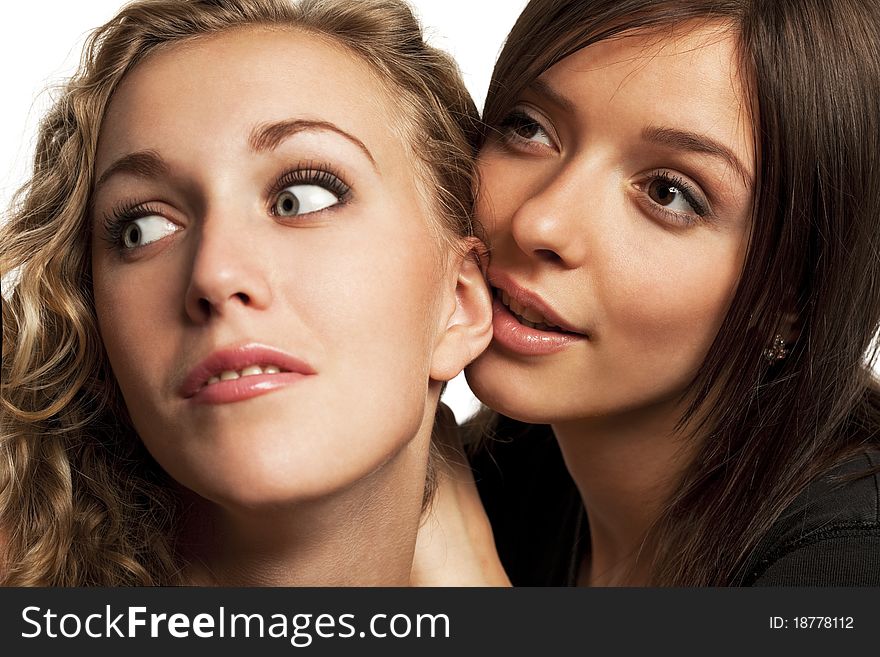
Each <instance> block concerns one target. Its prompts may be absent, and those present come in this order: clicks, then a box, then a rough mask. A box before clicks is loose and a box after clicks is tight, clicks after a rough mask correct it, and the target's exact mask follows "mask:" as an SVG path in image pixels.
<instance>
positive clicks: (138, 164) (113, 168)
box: [95, 150, 170, 190]
mask: <svg viewBox="0 0 880 657" xmlns="http://www.w3.org/2000/svg"><path fill="white" fill-rule="evenodd" d="M169 168H170V167H169V166H168V163H167V162H165V160H163V159H162V157H161V156H160V155H159V154H158V153H157V152H156V151H151V150H145V151H136V152H134V153H129V154H128V155H123V156H122V157H120V158H119V159H118V160H116V161H114V162H113V164H111V165H110V166H109V167H107V168H106V169H104V173H102V174H101V177H100V178H98V182H97V183H95V190H97V189H98V188H99V187H100V186H101V185H103V184H104V183H105V182H107V180H108V179H109V178H111V177H112V176H115V175H117V174H120V173H128V174H132V175H135V176H138V177H141V178H158V177H159V176H164V175H167V174H168V171H169Z"/></svg>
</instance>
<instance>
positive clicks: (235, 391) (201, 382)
mask: <svg viewBox="0 0 880 657" xmlns="http://www.w3.org/2000/svg"><path fill="white" fill-rule="evenodd" d="M315 374H316V372H315V370H314V368H312V367H311V365H309V364H308V363H307V362H305V361H304V360H302V359H300V358H297V357H295V356H293V355H292V354H289V353H287V352H285V351H282V350H280V349H277V348H275V347H270V346H267V345H263V344H255V343H248V344H243V345H237V346H233V347H228V348H224V349H219V350H217V351H215V352H213V353H211V354H210V355H209V356H207V357H206V358H204V359H203V360H202V361H200V362H199V363H198V364H196V365H195V366H194V367H193V368H192V369H191V370H190V371H189V373H188V374H187V375H186V378H185V379H184V381H183V383H182V384H181V386H180V388H179V390H178V392H179V394H180V396H181V397H183V398H184V399H187V400H190V401H192V402H193V403H196V404H229V403H233V402H237V401H244V400H245V399H250V398H252V397H257V396H259V395H264V394H267V393H269V392H272V391H274V390H278V389H280V388H283V387H286V386H289V385H291V384H294V383H297V382H299V381H301V380H303V379H304V378H306V377H310V376H313V375H315Z"/></svg>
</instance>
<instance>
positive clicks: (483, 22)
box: [0, 0, 880, 421]
mask: <svg viewBox="0 0 880 657" xmlns="http://www.w3.org/2000/svg"><path fill="white" fill-rule="evenodd" d="M411 4H412V6H413V7H414V8H415V10H416V13H417V14H418V15H419V16H420V18H421V20H422V24H423V26H424V28H425V31H426V34H427V36H428V39H429V41H430V42H431V43H432V44H433V45H436V46H438V47H440V48H443V49H444V50H446V51H448V52H450V53H451V54H452V55H453V56H454V57H455V58H456V60H457V61H458V63H459V66H460V67H461V70H462V73H463V74H464V78H465V82H466V83H467V85H468V88H469V89H470V92H471V94H472V95H473V97H474V100H475V101H476V103H477V107H482V104H483V99H484V98H485V95H486V88H487V86H488V84H489V77H490V75H491V72H492V66H493V64H494V62H495V58H496V56H497V55H498V52H499V51H500V49H501V45H502V43H503V41H504V37H505V36H506V35H507V32H508V31H509V30H510V28H511V27H512V26H513V23H514V22H515V20H516V17H517V16H518V15H519V13H520V11H521V10H522V8H523V7H524V6H525V4H526V0H503V1H498V2H479V1H476V0H411ZM120 6H121V2H119V0H87V1H85V2H83V1H74V2H71V1H69V0H36V1H35V0H30V1H28V0H25V1H23V2H15V3H8V4H6V5H5V6H4V8H3V17H2V20H0V62H2V64H3V69H2V70H3V88H4V89H3V90H4V92H5V93H4V94H3V99H2V102H0V161H2V162H3V163H4V166H3V168H2V169H0V208H4V209H5V208H7V207H8V206H9V201H10V198H11V196H12V193H13V192H14V190H15V189H16V188H18V187H19V186H20V185H21V184H22V183H23V182H24V181H25V179H26V177H27V172H28V169H29V165H30V160H31V158H32V156H33V148H34V142H35V139H36V126H37V123H38V121H39V119H40V117H41V116H42V115H43V114H44V113H45V111H46V109H47V108H48V106H49V105H50V101H51V99H52V94H51V91H50V88H51V87H52V86H53V85H57V84H58V83H60V82H62V81H63V79H64V78H65V77H66V76H69V75H70V74H71V73H72V72H73V71H74V69H75V67H76V65H77V62H78V60H79V54H80V50H81V48H82V45H83V43H84V41H85V38H86V35H87V34H88V32H89V31H90V30H92V29H93V28H95V27H97V26H98V25H100V24H102V23H104V22H105V21H106V20H108V19H109V18H111V17H112V16H113V15H114V14H115V12H116V10H117V9H118V8H119V7H120ZM878 365H880V364H878ZM444 401H446V403H448V404H449V405H450V407H451V408H452V410H453V411H454V412H455V415H456V418H457V419H458V420H459V421H461V420H462V419H464V418H465V417H467V416H468V415H470V414H471V413H473V412H474V411H475V410H476V408H477V407H478V402H477V401H476V400H475V399H474V397H473V395H472V394H471V393H470V390H469V389H468V388H467V384H466V383H465V382H464V377H463V376H459V377H457V378H456V379H455V380H454V381H453V382H452V383H451V384H450V385H449V387H448V388H447V390H446V393H445V396H444Z"/></svg>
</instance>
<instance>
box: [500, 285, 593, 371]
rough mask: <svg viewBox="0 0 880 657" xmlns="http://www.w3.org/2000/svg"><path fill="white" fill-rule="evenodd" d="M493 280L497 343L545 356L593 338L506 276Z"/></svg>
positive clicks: (518, 352) (515, 350) (521, 351)
mask: <svg viewBox="0 0 880 657" xmlns="http://www.w3.org/2000/svg"><path fill="white" fill-rule="evenodd" d="M490 283H491V285H492V292H493V296H494V299H493V302H492V328H493V331H494V333H493V336H492V340H493V343H496V344H498V345H500V346H502V347H504V348H506V349H507V350H508V351H512V352H514V353H516V354H520V355H523V356H541V355H545V354H552V353H556V352H558V351H561V350H563V349H565V348H567V347H569V346H571V345H573V344H576V343H579V342H583V341H584V340H587V339H589V338H588V336H587V334H586V333H585V332H582V331H578V330H576V329H574V327H572V326H571V325H570V324H568V323H567V322H565V320H563V319H562V318H560V317H559V316H558V315H557V314H556V312H555V311H554V310H553V309H552V308H550V306H549V305H547V303H546V302H544V301H543V299H541V298H540V297H539V296H538V295H536V294H535V293H533V292H531V291H529V290H526V289H525V288H523V287H520V286H519V285H517V284H516V283H514V282H513V281H512V280H510V279H508V278H506V277H503V278H502V277H497V276H496V277H490Z"/></svg>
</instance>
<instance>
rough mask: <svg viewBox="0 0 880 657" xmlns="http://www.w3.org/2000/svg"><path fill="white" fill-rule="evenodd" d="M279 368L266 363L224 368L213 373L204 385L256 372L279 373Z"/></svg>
mask: <svg viewBox="0 0 880 657" xmlns="http://www.w3.org/2000/svg"><path fill="white" fill-rule="evenodd" d="M280 372H281V369H280V368H279V367H277V366H276V365H266V366H265V367H261V366H259V365H248V366H247V367H245V368H244V369H243V370H240V371H236V370H225V371H223V372H220V374H219V375H214V376H212V377H211V378H210V379H208V380H207V381H206V382H205V385H208V386H212V385H214V384H215V383H220V382H221V381H234V380H235V379H240V378H242V377H244V376H256V375H257V374H279V373H280Z"/></svg>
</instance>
